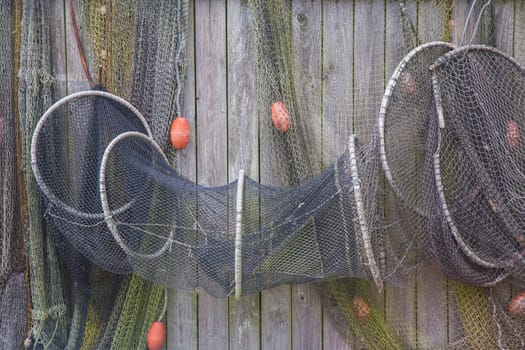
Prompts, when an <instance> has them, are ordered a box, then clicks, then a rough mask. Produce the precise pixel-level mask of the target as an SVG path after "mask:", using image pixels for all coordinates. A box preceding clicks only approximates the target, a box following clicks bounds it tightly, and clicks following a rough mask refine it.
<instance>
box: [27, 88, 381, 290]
mask: <svg viewBox="0 0 525 350" xmlns="http://www.w3.org/2000/svg"><path fill="white" fill-rule="evenodd" d="M93 94H98V95H100V94H104V93H100V92H88V93H80V94H77V95H76V96H75V95H73V96H72V97H69V98H66V99H64V100H62V101H59V102H58V103H57V104H55V105H54V106H53V107H52V108H51V109H49V110H48V112H47V113H46V114H45V115H44V116H43V118H42V119H41V121H40V123H39V125H38V126H37V128H36V133H35V137H34V139H33V147H34V148H33V150H34V152H33V159H34V162H33V169H34V170H35V175H36V178H37V180H38V181H39V183H40V184H41V189H42V190H43V193H44V194H45V196H46V197H47V200H48V204H47V209H46V218H47V219H48V221H49V222H51V223H53V225H54V226H55V227H57V228H58V229H59V230H60V232H61V234H62V235H63V236H65V237H66V238H67V239H68V240H69V241H70V242H71V243H72V244H73V245H74V246H75V248H77V249H78V250H79V251H81V252H82V253H83V255H84V256H86V257H87V258H88V259H90V260H91V261H93V262H95V263H96V264H97V265H99V266H102V267H104V268H105V269H107V270H108V271H111V272H115V273H129V272H131V271H134V272H137V273H139V274H141V275H142V276H144V277H145V278H146V279H149V280H152V281H155V282H157V283H158V284H162V285H166V286H170V287H177V288H180V289H194V288H196V287H202V288H204V289H206V290H208V291H209V292H210V293H212V294H214V295H218V296H226V295H228V294H230V292H231V290H232V288H233V286H234V270H235V264H238V265H239V266H242V271H243V272H242V290H243V291H244V292H246V293H253V292H255V291H259V290H262V289H265V288H269V287H271V286H274V285H279V284H283V283H290V282H295V283H298V282H305V281H310V280H317V279H321V278H326V277H339V276H356V277H366V276H369V273H368V271H367V269H365V267H364V266H365V264H366V265H370V266H375V267H371V268H370V270H374V269H375V270H374V272H373V273H375V274H379V271H378V270H377V266H376V265H375V262H374V261H373V259H374V258H373V256H374V254H373V253H372V252H371V251H367V250H370V249H372V248H371V243H370V237H367V233H366V225H367V224H366V220H365V218H364V216H363V217H362V218H361V219H360V220H357V219H356V218H357V217H358V214H356V213H357V211H358V210H361V211H362V210H363V209H362V208H357V207H358V205H356V204H352V203H359V198H358V197H357V198H356V196H355V191H359V192H360V191H361V189H360V186H361V183H360V182H359V181H352V178H353V177H357V176H358V175H357V162H358V160H359V161H361V160H362V159H363V156H361V157H356V156H355V154H356V153H359V152H356V151H355V150H354V147H353V146H352V147H350V148H349V151H347V152H345V153H344V154H343V155H342V156H341V157H340V159H339V160H338V161H337V162H336V163H334V165H333V166H332V167H329V168H327V169H326V170H325V171H324V172H322V173H321V174H320V175H319V176H317V177H315V178H314V179H312V180H309V181H307V182H305V183H304V184H301V185H298V186H297V187H291V188H283V189H279V188H271V187H267V186H262V185H259V184H258V183H256V182H255V181H253V180H251V179H249V178H246V179H245V180H244V191H243V192H242V193H239V192H238V191H237V187H238V184H237V182H234V183H232V184H230V185H227V186H223V187H218V188H205V187H202V186H198V185H196V184H194V183H193V182H190V181H188V180H187V179H185V178H183V177H181V176H180V175H179V174H178V173H177V172H176V171H175V170H174V169H173V168H172V167H171V166H170V164H169V162H168V161H167V159H166V158H165V157H164V155H163V153H162V152H161V149H160V148H159V146H158V145H157V144H156V143H154V141H152V140H151V138H150V137H149V136H148V135H147V134H145V133H140V132H135V133H124V134H120V133H121V132H122V131H123V130H126V129H127V130H131V131H142V132H147V129H146V127H145V125H144V124H143V121H142V120H141V119H140V118H138V117H136V116H135V115H134V114H133V113H132V110H131V109H130V108H129V107H126V108H123V106H122V105H119V104H118V103H116V102H115V101H112V100H108V98H107V97H104V96H110V95H107V94H104V95H102V96H93ZM113 98H114V97H113ZM130 113H131V117H130ZM64 125H68V126H70V128H65V127H64ZM86 131H87V134H86ZM75 133H76V134H75ZM117 134H120V136H118V137H116V138H113V137H115V136H116V135H117ZM110 140H113V141H112V142H111V143H110V144H108V142H109V141H110ZM351 140H352V142H351V144H353V139H351ZM104 149H105V158H104V161H103V163H102V164H100V163H101V161H102V159H103V158H102V153H101V151H102V150H104ZM352 152H354V153H352ZM352 154H354V155H352ZM86 155H87V156H86ZM99 169H100V172H101V173H100V180H101V181H100V195H101V196H100V197H99V191H98V181H99V174H98V171H99ZM352 174H353V175H352ZM238 195H240V196H242V203H243V211H242V232H243V237H242V243H241V245H242V258H241V259H240V260H239V261H238V262H237V263H236V261H235V258H234V251H235V240H234V237H235V233H236V232H235V219H236V215H235V212H236V209H237V206H236V201H237V196H238ZM356 199H357V200H358V201H357V202H356ZM101 200H102V202H101ZM101 203H102V207H101ZM102 208H103V209H104V215H102ZM104 217H105V219H106V221H107V223H108V225H109V229H110V230H108V227H107V226H106V222H105V221H104ZM358 224H359V225H358ZM362 232H365V233H364V234H362ZM341 242H345V243H344V244H343V245H341ZM367 247H369V248H367ZM341 257H344V258H343V259H342V258H341ZM169 271H177V273H170V272H169ZM376 278H377V281H378V282H379V281H381V277H380V276H379V275H378V276H377V277H376Z"/></svg>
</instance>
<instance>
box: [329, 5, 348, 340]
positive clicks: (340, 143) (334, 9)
mask: <svg viewBox="0 0 525 350" xmlns="http://www.w3.org/2000/svg"><path fill="white" fill-rule="evenodd" d="M353 15H354V14H353V3H352V2H350V1H324V2H323V77H322V79H323V86H322V89H323V91H322V94H323V95H322V106H323V114H322V115H323V119H322V162H323V165H324V166H327V165H328V164H330V163H331V162H333V161H335V160H336V159H337V157H338V156H340V155H341V154H342V153H343V152H344V151H345V149H346V145H347V142H348V137H349V136H350V134H351V133H352V107H353V59H354V57H353V54H352V53H353V40H354V34H353V31H354V27H353V24H354V23H353V21H354V16H353ZM337 326H338V325H336V324H335V323H334V321H333V319H332V317H331V315H330V313H329V312H328V311H327V310H326V309H325V308H324V307H323V348H324V349H340V350H344V349H350V348H351V347H352V346H353V345H354V339H353V336H351V337H350V339H347V338H346V336H343V335H341V333H340V332H339V331H338V329H337Z"/></svg>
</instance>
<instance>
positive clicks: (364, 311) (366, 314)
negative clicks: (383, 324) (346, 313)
mask: <svg viewBox="0 0 525 350" xmlns="http://www.w3.org/2000/svg"><path fill="white" fill-rule="evenodd" d="M350 307H351V308H352V310H353V312H354V314H355V316H356V317H357V319H358V320H359V321H361V322H366V321H368V320H369V319H370V315H371V314H372V310H371V309H370V306H369V305H368V303H367V302H366V301H365V299H363V298H362V297H361V296H359V295H356V296H353V297H352V298H351V304H350Z"/></svg>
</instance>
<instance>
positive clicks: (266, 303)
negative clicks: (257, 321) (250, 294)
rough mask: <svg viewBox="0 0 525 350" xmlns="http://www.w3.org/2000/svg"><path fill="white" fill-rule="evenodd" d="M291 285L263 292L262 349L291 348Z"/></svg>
mask: <svg viewBox="0 0 525 350" xmlns="http://www.w3.org/2000/svg"><path fill="white" fill-rule="evenodd" d="M291 312H292V311H291V287H290V286H287V285H285V286H280V287H276V288H272V289H269V290H266V291H263V292H262V293H261V332H262V349H264V350H270V349H283V350H286V349H291V348H292V345H291V339H292V329H291V318H292V316H291Z"/></svg>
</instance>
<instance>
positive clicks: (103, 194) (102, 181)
mask: <svg viewBox="0 0 525 350" xmlns="http://www.w3.org/2000/svg"><path fill="white" fill-rule="evenodd" d="M129 138H137V139H140V140H142V141H144V142H145V143H147V144H148V146H150V147H152V148H153V149H154V150H155V151H157V152H158V153H159V154H160V155H161V156H162V159H163V160H164V161H165V162H166V163H167V164H168V165H169V164H170V162H169V160H168V158H167V157H166V155H165V154H164V152H163V151H162V148H161V147H160V146H159V145H158V144H157V143H156V142H155V140H153V138H151V137H149V136H148V135H146V134H143V133H141V132H138V131H127V132H124V133H122V134H120V135H118V136H116V137H115V138H114V139H113V140H111V142H110V143H109V144H108V145H107V146H106V149H105V150H104V155H103V156H102V161H101V163H100V173H99V192H100V203H101V205H102V210H103V217H104V220H105V222H106V225H107V226H108V228H109V230H110V232H111V234H112V235H113V238H114V239H115V242H117V244H118V245H119V247H120V248H121V249H122V250H123V251H124V252H125V253H126V254H127V255H128V256H130V257H132V258H134V259H139V260H151V259H156V258H158V257H160V256H161V255H162V254H164V253H165V252H166V251H168V250H170V248H171V245H172V243H173V242H174V241H173V237H174V230H170V234H169V237H168V238H167V239H166V243H164V245H163V246H162V247H161V248H159V250H157V251H156V252H153V253H151V254H143V253H137V252H136V251H134V250H132V249H131V248H130V247H129V246H128V245H127V244H126V242H124V239H123V238H122V236H121V234H120V232H119V229H118V227H117V223H116V221H115V220H114V219H113V216H114V215H115V214H118V210H111V209H110V208H109V202H108V196H107V186H106V168H107V162H108V159H109V156H110V154H111V152H112V151H113V149H114V148H115V147H116V146H117V144H118V143H119V142H122V141H124V140H126V139H129ZM131 204H132V203H131ZM128 205H129V204H128ZM121 212H122V211H121Z"/></svg>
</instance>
